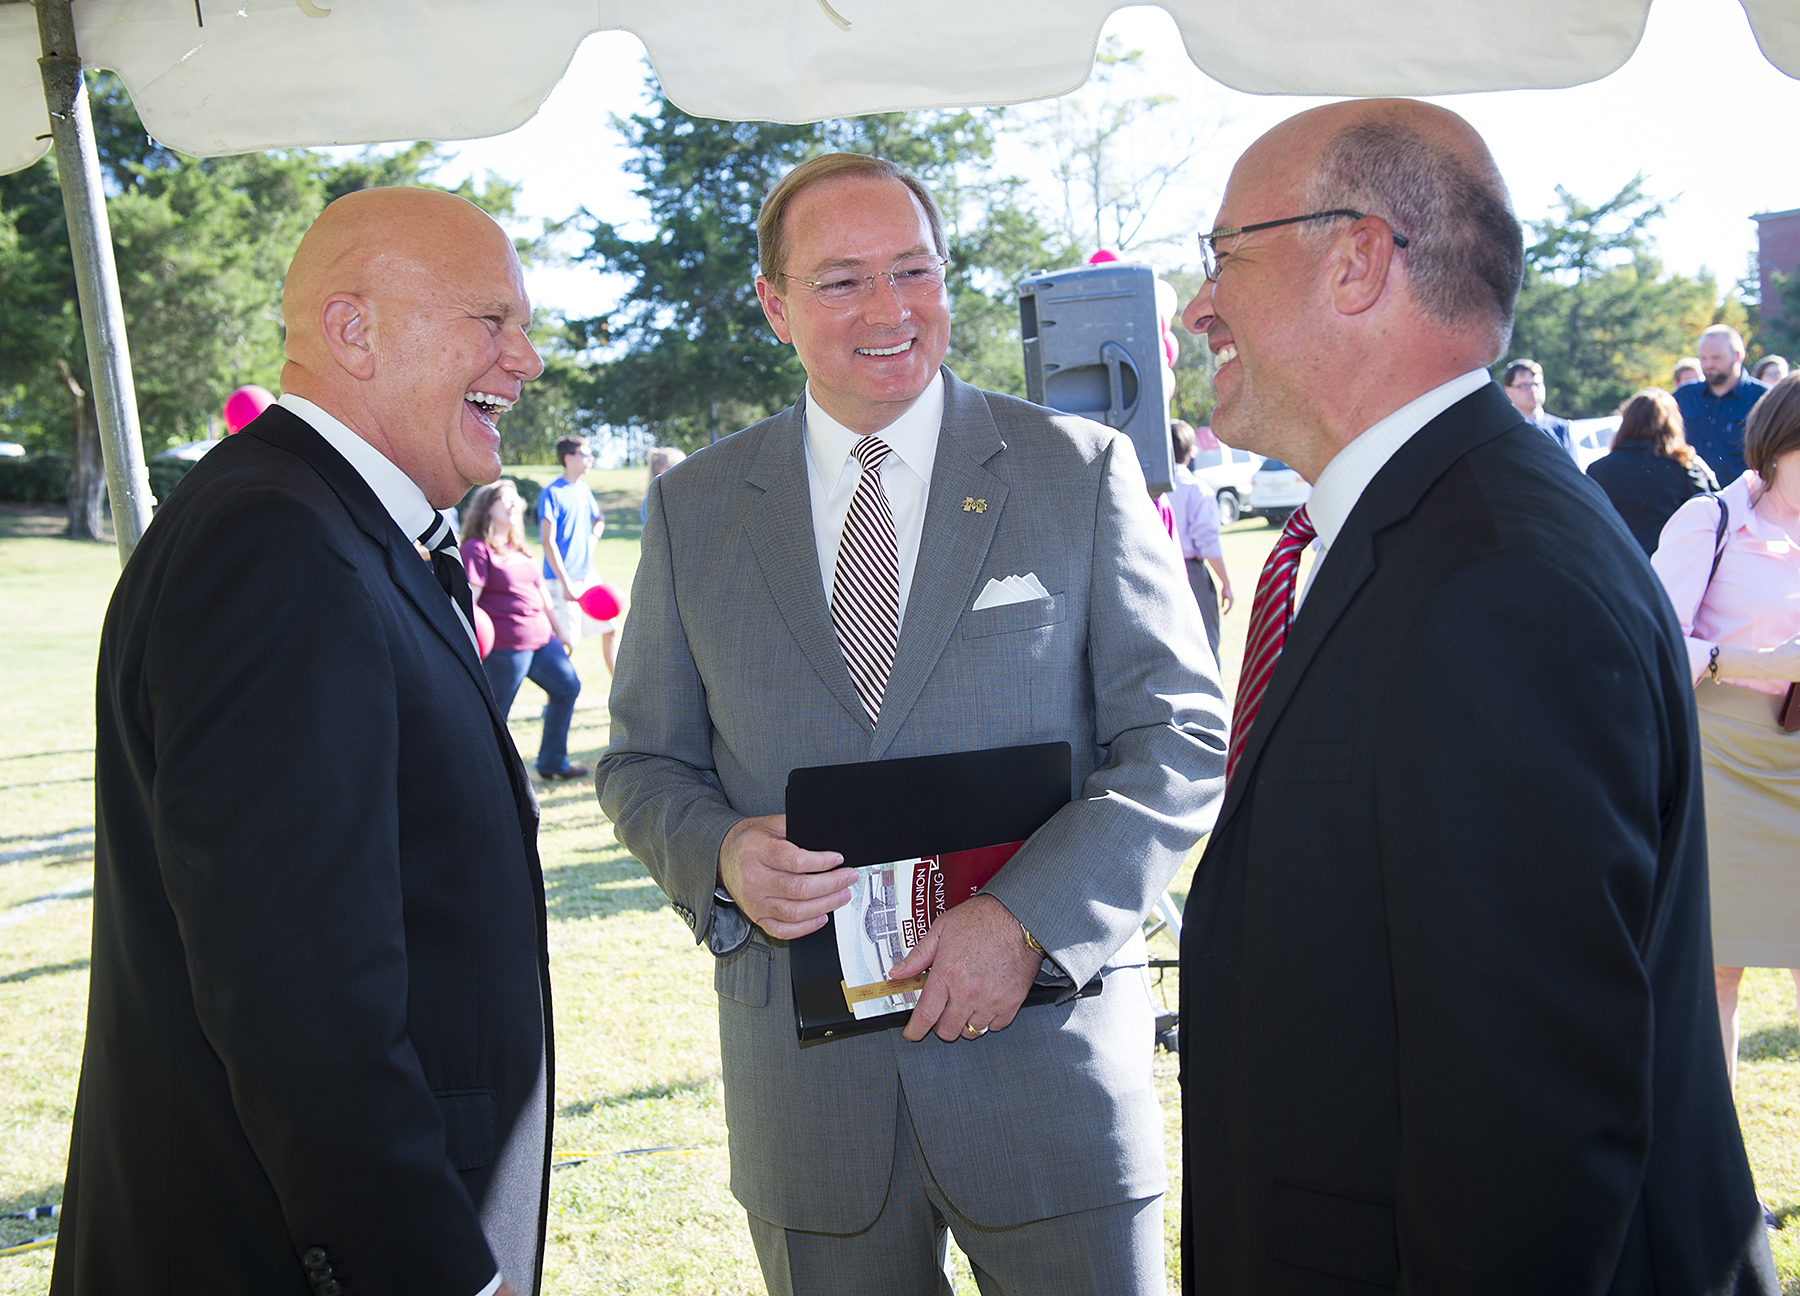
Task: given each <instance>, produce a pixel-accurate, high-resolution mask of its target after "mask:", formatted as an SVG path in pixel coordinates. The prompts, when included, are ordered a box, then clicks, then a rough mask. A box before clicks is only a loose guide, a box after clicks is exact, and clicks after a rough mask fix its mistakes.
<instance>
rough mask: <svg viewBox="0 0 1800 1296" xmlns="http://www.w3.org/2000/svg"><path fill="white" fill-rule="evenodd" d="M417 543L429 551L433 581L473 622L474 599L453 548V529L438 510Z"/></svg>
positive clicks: (459, 558) (467, 619) (454, 532)
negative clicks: (441, 587) (434, 577)
mask: <svg viewBox="0 0 1800 1296" xmlns="http://www.w3.org/2000/svg"><path fill="white" fill-rule="evenodd" d="M419 543H420V544H422V545H424V546H425V548H426V549H428V550H429V551H430V552H431V574H432V575H434V576H436V577H437V583H438V584H439V585H442V586H443V587H444V593H446V594H448V595H449V596H450V597H451V599H452V600H453V601H454V602H455V603H456V606H457V607H459V608H461V609H462V614H463V620H464V621H467V622H468V623H469V624H470V625H474V624H475V600H474V598H473V597H471V595H470V592H469V574H468V573H467V572H466V571H464V570H463V564H462V555H461V554H459V553H457V552H456V530H455V528H453V527H452V526H451V525H450V523H449V521H448V520H446V519H445V517H444V515H443V514H442V513H436V514H433V515H432V525H430V526H428V527H426V528H425V530H424V533H423V534H421V535H420V536H419Z"/></svg>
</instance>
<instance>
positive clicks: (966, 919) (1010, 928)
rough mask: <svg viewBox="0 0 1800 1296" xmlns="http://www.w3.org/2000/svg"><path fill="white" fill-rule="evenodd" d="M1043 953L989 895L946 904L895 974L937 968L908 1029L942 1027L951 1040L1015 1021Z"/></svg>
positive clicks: (914, 1036)
mask: <svg viewBox="0 0 1800 1296" xmlns="http://www.w3.org/2000/svg"><path fill="white" fill-rule="evenodd" d="M1042 961H1043V955H1041V954H1039V953H1038V952H1037V951H1036V950H1034V949H1032V948H1031V947H1030V946H1029V945H1027V944H1026V943H1025V929H1024V928H1023V927H1021V926H1020V925H1019V920H1018V919H1017V918H1015V917H1013V914H1012V911H1011V910H1010V909H1008V908H1007V907H1006V906H1005V905H1003V904H1001V903H1000V902H999V901H998V900H996V899H994V897H993V896H990V895H977V896H971V897H970V898H969V899H967V900H965V901H963V903H961V904H959V905H957V906H956V907H955V908H954V909H946V910H945V911H944V912H943V913H942V914H940V915H939V916H938V919H937V921H936V922H934V923H932V924H931V926H930V927H927V928H926V929H925V934H924V935H923V936H921V937H920V938H919V943H918V944H917V945H915V946H913V948H912V949H911V951H909V952H908V953H907V956H906V957H905V958H903V959H901V960H900V961H899V962H898V963H896V964H894V968H893V976H894V979H895V980H897V981H898V980H904V979H905V978H906V977H909V976H916V975H917V974H918V973H920V972H923V971H926V970H927V969H929V970H930V973H931V975H929V976H927V977H926V978H925V989H924V991H923V993H921V994H920V996H919V1002H918V1005H917V1006H916V1007H914V1008H913V1011H912V1020H911V1021H909V1022H908V1023H907V1024H906V1029H905V1030H904V1031H903V1032H902V1034H904V1035H905V1036H906V1038H907V1039H909V1040H922V1039H924V1038H925V1036H926V1035H927V1034H928V1033H930V1032H931V1030H932V1028H933V1027H934V1026H935V1027H936V1028H937V1037H938V1038H939V1039H941V1040H943V1041H944V1042H945V1043H949V1042H950V1041H952V1040H954V1039H956V1038H957V1037H958V1036H959V1035H960V1036H962V1037H963V1038H964V1039H977V1038H979V1037H981V1036H982V1035H985V1034H987V1032H988V1031H990V1030H1004V1029H1006V1027H1008V1026H1009V1025H1011V1024H1012V1019H1013V1017H1014V1016H1015V1015H1016V1014H1017V1013H1018V1011H1019V1006H1020V1005H1021V1004H1023V1003H1024V1002H1025V996H1026V994H1027V993H1028V992H1029V991H1030V990H1031V983H1032V982H1033V981H1034V980H1035V979H1036V978H1037V973H1038V967H1039V966H1040V964H1041V963H1042Z"/></svg>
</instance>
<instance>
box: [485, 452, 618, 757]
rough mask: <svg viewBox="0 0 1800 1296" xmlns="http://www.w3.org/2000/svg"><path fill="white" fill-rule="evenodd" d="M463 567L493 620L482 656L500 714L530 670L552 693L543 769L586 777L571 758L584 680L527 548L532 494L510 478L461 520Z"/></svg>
mask: <svg viewBox="0 0 1800 1296" xmlns="http://www.w3.org/2000/svg"><path fill="white" fill-rule="evenodd" d="M462 534H463V541H462V559H463V568H464V569H465V570H466V571H467V572H468V574H469V588H470V589H471V590H472V591H473V592H474V595H475V602H476V604H477V605H479V606H480V608H481V610H482V611H483V612H486V613H487V614H488V616H489V617H491V618H492V619H493V622H494V646H493V648H492V650H490V651H489V653H488V655H487V657H486V658H485V659H484V660H483V661H482V663H481V664H482V667H483V669H485V670H486V672H487V677H488V686H489V687H490V688H492V689H493V690H494V701H495V702H497V703H499V705H500V714H501V715H505V714H507V712H509V711H511V710H512V704H513V699H514V698H515V697H517V696H518V693H519V685H520V684H522V683H524V681H525V679H526V678H527V677H528V676H529V677H530V679H531V682H532V683H534V684H536V685H538V687H540V688H542V689H543V690H544V692H545V694H547V695H548V700H547V701H546V703H545V705H544V733H543V737H542V739H541V740H540V741H539V743H538V755H537V772H538V773H539V774H540V775H541V776H543V777H544V778H547V779H548V778H581V777H583V776H585V775H586V774H587V772H588V767H587V766H585V765H571V764H570V763H569V721H570V719H571V718H572V717H573V716H574V714H575V699H576V697H578V696H579V695H580V693H581V680H580V678H579V677H578V676H577V675H576V674H575V664H574V663H573V662H572V661H570V660H569V654H568V650H567V645H566V643H565V642H564V640H563V635H562V631H561V630H560V629H559V628H558V627H557V624H556V622H555V620H554V619H553V618H552V617H551V616H550V591H549V590H547V589H545V588H544V578H543V577H542V576H541V575H539V574H538V560H537V559H536V558H535V557H534V556H533V555H532V553H531V551H530V550H528V549H527V548H526V547H525V501H524V500H522V499H520V498H519V490H518V487H516V486H514V485H513V484H512V483H511V482H509V481H497V482H495V483H494V484H493V485H492V486H483V487H482V488H481V489H480V490H478V491H476V492H475V497H474V498H473V499H471V500H470V501H469V508H468V512H467V513H466V514H465V515H464V516H463V527H462Z"/></svg>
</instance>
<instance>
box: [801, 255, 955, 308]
mask: <svg viewBox="0 0 1800 1296" xmlns="http://www.w3.org/2000/svg"><path fill="white" fill-rule="evenodd" d="M949 264H950V263H949V262H948V261H946V260H945V259H944V258H943V257H941V256H909V257H901V258H900V259H899V260H898V261H896V262H894V268H893V269H891V270H883V271H881V272H880V273H879V274H872V275H852V274H841V275H835V276H833V277H832V278H830V279H797V278H795V277H794V276H793V275H791V274H788V273H786V272H785V271H783V272H782V275H781V277H782V278H783V279H792V280H793V281H794V282H795V283H797V284H801V285H803V286H805V287H807V288H811V289H812V291H813V296H814V297H817V298H818V299H819V304H820V305H821V306H825V307H828V308H830V309H832V310H842V309H843V308H844V307H846V306H852V305H855V304H856V303H857V302H858V301H861V300H862V298H863V297H864V296H865V295H866V294H868V293H872V292H874V291H875V281H876V280H877V279H886V280H887V281H888V283H889V284H891V285H893V289H894V293H895V295H897V296H899V297H901V298H903V299H905V300H908V301H923V300H924V299H925V298H927V297H935V296H936V295H937V294H938V293H939V292H940V291H942V290H943V287H944V267H946V266H948V265H949Z"/></svg>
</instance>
